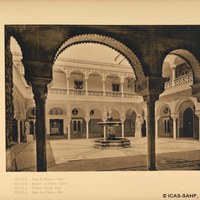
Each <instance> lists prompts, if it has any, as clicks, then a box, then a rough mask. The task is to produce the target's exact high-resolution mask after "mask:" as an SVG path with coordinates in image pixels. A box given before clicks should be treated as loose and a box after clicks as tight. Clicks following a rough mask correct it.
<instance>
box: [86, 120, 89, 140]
mask: <svg viewBox="0 0 200 200" xmlns="http://www.w3.org/2000/svg"><path fill="white" fill-rule="evenodd" d="M86 138H87V139H89V120H86Z"/></svg>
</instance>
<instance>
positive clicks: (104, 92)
mask: <svg viewBox="0 0 200 200" xmlns="http://www.w3.org/2000/svg"><path fill="white" fill-rule="evenodd" d="M103 96H104V97H105V96H106V81H105V80H103Z"/></svg>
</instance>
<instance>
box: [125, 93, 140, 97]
mask: <svg viewBox="0 0 200 200" xmlns="http://www.w3.org/2000/svg"><path fill="white" fill-rule="evenodd" d="M136 96H137V94H136V93H132V92H125V93H124V98H134V97H136Z"/></svg>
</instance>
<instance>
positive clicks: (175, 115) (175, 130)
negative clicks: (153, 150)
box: [171, 113, 178, 139]
mask: <svg viewBox="0 0 200 200" xmlns="http://www.w3.org/2000/svg"><path fill="white" fill-rule="evenodd" d="M171 118H172V119H173V139H176V135H177V124H176V121H177V118H178V114H177V113H172V114H171Z"/></svg>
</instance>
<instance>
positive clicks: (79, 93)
mask: <svg viewBox="0 0 200 200" xmlns="http://www.w3.org/2000/svg"><path fill="white" fill-rule="evenodd" d="M69 95H73V96H86V91H85V90H82V89H69Z"/></svg>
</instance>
